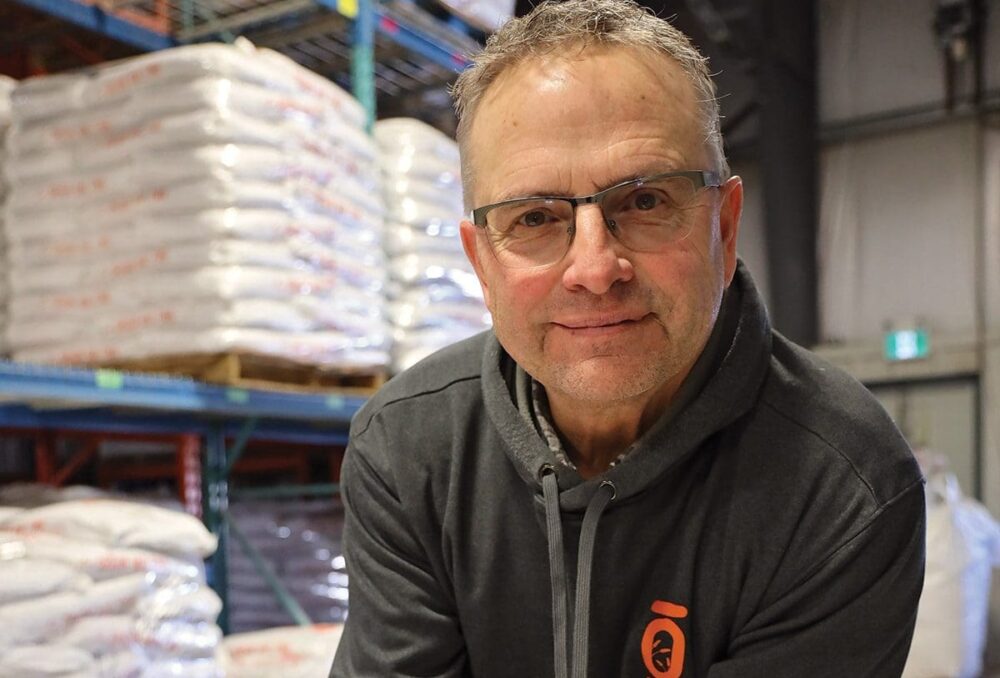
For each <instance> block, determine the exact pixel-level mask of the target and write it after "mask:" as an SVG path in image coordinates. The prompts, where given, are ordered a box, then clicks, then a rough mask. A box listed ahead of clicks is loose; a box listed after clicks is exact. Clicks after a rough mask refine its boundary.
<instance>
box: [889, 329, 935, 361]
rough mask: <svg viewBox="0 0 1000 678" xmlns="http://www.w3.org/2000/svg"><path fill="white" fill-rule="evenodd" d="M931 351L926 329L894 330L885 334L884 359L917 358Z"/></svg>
mask: <svg viewBox="0 0 1000 678" xmlns="http://www.w3.org/2000/svg"><path fill="white" fill-rule="evenodd" d="M930 352H931V342H930V337H929V336H928V334H927V330H896V331H894V332H889V333H887V334H886V335H885V359H886V360H892V361H895V360H917V359H918V358H926V357H927V356H928V355H929V354H930Z"/></svg>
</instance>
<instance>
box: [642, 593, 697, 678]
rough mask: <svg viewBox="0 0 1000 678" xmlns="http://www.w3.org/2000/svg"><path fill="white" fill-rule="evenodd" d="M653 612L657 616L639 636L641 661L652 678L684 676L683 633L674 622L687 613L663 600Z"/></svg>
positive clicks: (682, 607) (655, 606) (655, 603)
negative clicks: (640, 636) (640, 638)
mask: <svg viewBox="0 0 1000 678" xmlns="http://www.w3.org/2000/svg"><path fill="white" fill-rule="evenodd" d="M652 610H653V612H654V613H656V614H658V615H660V616H659V617H658V618H656V619H654V620H653V621H651V622H649V624H647V625H646V631H645V633H643V634H642V661H643V662H644V663H645V664H646V670H647V671H649V675H650V676H651V678H681V675H682V674H683V673H684V632H683V631H681V627H680V626H678V625H677V622H675V621H674V619H683V618H684V617H686V616H687V614H688V610H687V608H686V607H684V606H683V605H675V604H674V603H668V602H665V601H662V600H657V601H656V602H654V603H653V606H652Z"/></svg>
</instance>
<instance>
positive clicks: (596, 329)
mask: <svg viewBox="0 0 1000 678" xmlns="http://www.w3.org/2000/svg"><path fill="white" fill-rule="evenodd" d="M649 315H650V314H648V313H645V314H643V313H631V314H623V313H618V314H598V315H590V316H581V317H575V318H565V319H561V320H559V321H553V323H552V324H553V325H555V326H556V327H558V328H560V329H563V330H566V331H568V332H570V333H572V334H578V335H597V334H610V333H614V332H620V331H624V330H628V329H631V328H633V327H635V326H636V325H638V324H640V323H641V322H643V321H644V320H646V318H648V317H649Z"/></svg>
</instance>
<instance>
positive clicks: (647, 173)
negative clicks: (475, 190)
mask: <svg viewBox="0 0 1000 678" xmlns="http://www.w3.org/2000/svg"><path fill="white" fill-rule="evenodd" d="M674 171H680V170H677V169H676V168H675V167H663V166H661V167H657V168H650V167H645V168H643V169H642V170H641V171H639V172H632V173H630V174H625V175H623V176H621V177H619V178H617V179H615V180H614V181H612V182H611V183H609V184H607V185H604V186H601V187H600V188H598V189H597V190H596V191H594V193H600V192H601V191H603V190H606V189H609V188H611V187H612V186H617V185H618V184H623V183H625V182H626V181H635V180H636V179H641V178H643V177H651V176H655V175H657V174H663V173H664V172H674ZM575 197H577V194H576V193H567V192H565V191H560V190H552V191H544V190H543V191H535V192H531V193H528V192H524V191H504V192H503V193H501V194H500V196H499V197H498V198H497V199H496V200H494V201H493V203H494V204H495V203H500V202H506V201H508V200H519V199H522V198H575Z"/></svg>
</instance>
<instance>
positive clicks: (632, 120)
mask: <svg viewBox="0 0 1000 678" xmlns="http://www.w3.org/2000/svg"><path fill="white" fill-rule="evenodd" d="M700 110H701V109H700V106H699V103H698V99H697V96H696V94H695V88H694V86H693V84H692V83H691V81H690V80H689V78H688V76H687V75H686V74H685V73H684V71H683V70H682V69H681V67H680V66H679V65H678V64H677V63H676V62H675V61H673V60H672V59H670V58H669V57H667V56H666V55H663V54H660V53H657V52H653V51H652V50H647V49H634V48H629V47H616V46H612V47H602V46H587V47H574V48H570V49H567V50H563V51H561V52H560V53H559V54H556V55H551V56H549V55H547V56H542V57H533V58H531V59H526V60H524V61H522V62H520V63H518V64H516V65H515V66H513V67H510V68H509V69H508V70H506V71H504V72H503V73H502V74H501V75H500V76H499V77H498V78H497V79H496V80H495V81H494V82H493V83H492V85H491V86H490V88H489V89H488V90H487V91H486V93H485V94H484V95H483V97H482V99H481V101H480V104H479V106H478V108H477V110H476V112H475V117H474V120H473V122H472V125H471V127H470V129H469V135H468V139H467V142H468V143H467V144H466V146H467V151H468V152H469V153H470V157H469V165H470V169H471V170H472V173H473V188H474V191H475V196H474V201H475V202H476V203H477V204H484V203H485V202H487V201H492V200H496V199H504V198H506V197H514V196H517V195H525V194H528V193H539V192H544V193H551V194H559V193H565V194H579V193H583V192H591V191H593V190H598V189H600V188H604V187H606V186H609V185H611V184H613V183H616V182H617V181H621V180H623V179H627V178H631V177H635V176H642V175H644V174H649V173H651V172H656V171H665V170H670V169H698V168H701V167H703V166H705V164H706V162H707V156H706V153H705V144H704V136H705V135H704V128H703V125H702V122H701V116H700Z"/></svg>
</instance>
